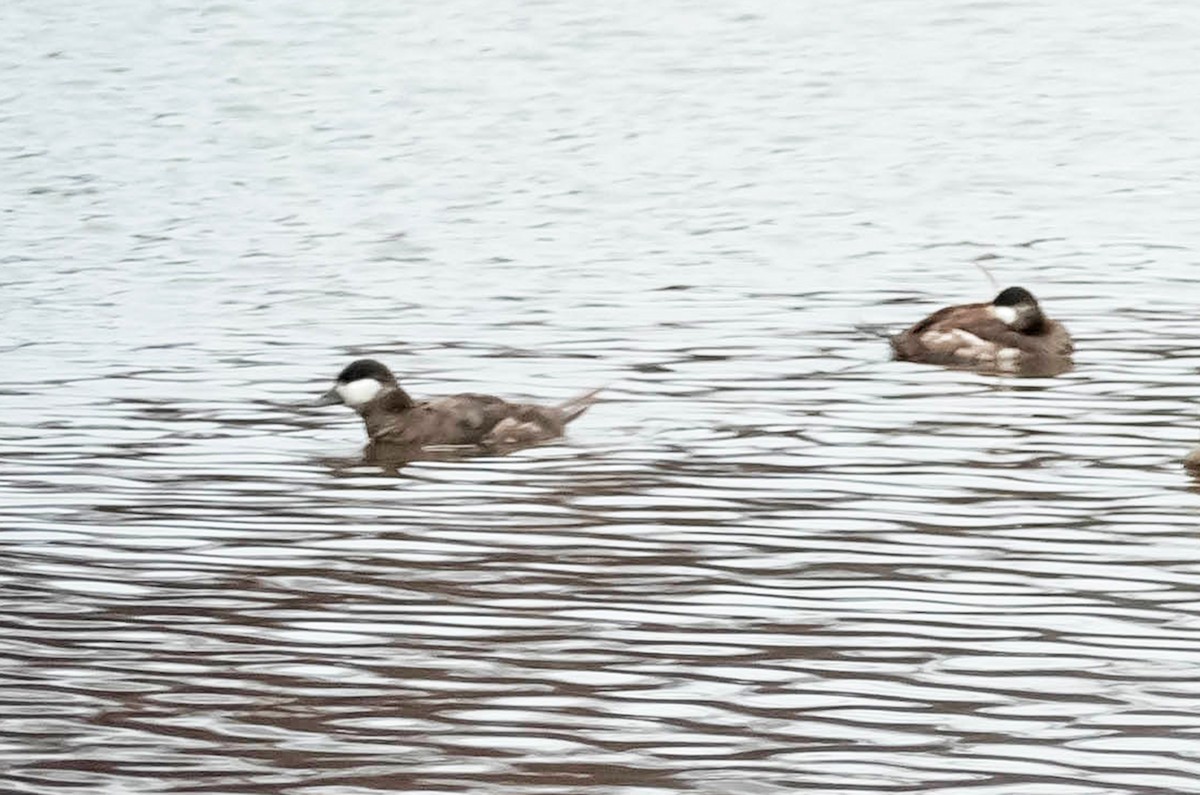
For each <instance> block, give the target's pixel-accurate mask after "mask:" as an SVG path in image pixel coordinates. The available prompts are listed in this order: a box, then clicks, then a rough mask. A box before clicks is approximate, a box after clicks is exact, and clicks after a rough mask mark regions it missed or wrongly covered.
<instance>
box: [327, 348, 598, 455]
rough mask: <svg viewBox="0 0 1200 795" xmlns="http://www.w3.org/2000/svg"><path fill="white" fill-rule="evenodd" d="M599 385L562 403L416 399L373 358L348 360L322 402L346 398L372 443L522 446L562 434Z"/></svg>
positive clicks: (456, 397) (486, 397)
mask: <svg viewBox="0 0 1200 795" xmlns="http://www.w3.org/2000/svg"><path fill="white" fill-rule="evenodd" d="M598 391H599V390H595V391H592V392H588V393H586V394H584V395H580V396H578V397H575V398H572V399H571V400H568V401H566V402H565V403H562V404H560V405H557V406H536V405H533V404H531V403H510V402H508V401H506V400H503V399H501V398H498V397H492V396H491V395H479V394H474V393H468V394H462V395H448V396H446V397H438V398H432V399H430V400H420V401H418V400H414V399H413V398H412V397H410V396H409V394H408V393H407V392H405V391H404V390H403V389H402V388H401V387H400V384H399V383H397V381H396V377H395V376H394V375H392V371H391V370H389V369H388V368H387V367H385V366H384V365H383V364H381V363H380V362H377V361H375V360H374V359H359V360H358V361H356V362H352V363H351V364H349V365H347V366H346V368H345V369H344V370H342V372H341V373H340V374H338V377H337V381H336V382H335V383H334V385H333V388H332V389H330V390H329V391H328V392H326V393H325V394H324V395H323V396H322V397H321V398H320V399H318V400H317V405H319V406H328V405H332V404H334V403H343V404H345V405H347V406H349V407H350V408H352V409H354V410H355V411H356V412H358V415H359V416H360V417H362V418H363V422H364V423H365V424H366V426H367V436H368V437H369V439H370V447H371V448H372V449H375V450H378V448H380V447H384V448H386V449H388V450H391V449H400V450H419V449H420V448H422V447H433V446H443V445H445V446H450V445H455V446H474V447H479V448H487V449H496V448H507V447H519V446H523V445H529V444H535V443H537V442H542V441H546V440H548V439H553V438H555V437H558V436H562V434H563V429H564V428H565V427H566V425H567V423H568V422H570V421H571V420H573V419H575V418H576V417H578V416H579V415H580V414H583V412H585V411H587V409H588V407H589V406H591V404H592V403H593V402H595V398H596V393H597V392H598Z"/></svg>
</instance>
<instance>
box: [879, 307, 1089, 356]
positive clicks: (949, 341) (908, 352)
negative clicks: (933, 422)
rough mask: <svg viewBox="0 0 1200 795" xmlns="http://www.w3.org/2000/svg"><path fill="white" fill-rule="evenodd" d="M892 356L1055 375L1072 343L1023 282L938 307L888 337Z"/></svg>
mask: <svg viewBox="0 0 1200 795" xmlns="http://www.w3.org/2000/svg"><path fill="white" fill-rule="evenodd" d="M891 343H892V350H893V351H895V354H896V358H897V359H905V360H908V361H912V362H927V363H929V364H945V365H954V366H959V367H971V368H975V369H981V370H988V371H993V372H1005V373H1018V374H1031V375H1033V374H1036V375H1054V374H1056V373H1062V372H1066V371H1067V370H1069V369H1071V353H1072V351H1073V350H1074V345H1073V343H1072V342H1071V335H1070V334H1068V333H1067V330H1066V329H1065V328H1064V327H1063V325H1062V324H1061V323H1058V322H1057V321H1054V320H1051V319H1050V318H1048V317H1046V316H1045V315H1044V314H1043V313H1042V309H1041V307H1040V306H1038V302H1037V299H1035V298H1034V297H1033V295H1032V294H1031V293H1030V292H1029V291H1028V290H1026V289H1025V288H1023V287H1009V288H1008V289H1006V290H1003V291H1001V292H1000V294H999V295H997V296H996V297H995V298H994V299H993V300H992V302H991V303H990V304H964V305H962V306H949V307H946V308H945V309H939V310H938V311H937V312H934V313H933V314H932V315H930V316H929V317H927V318H925V319H924V320H922V321H921V322H920V323H918V324H916V325H915V326H913V327H912V328H910V329H907V330H905V331H903V332H901V333H899V334H897V335H896V336H894V337H892V338H891Z"/></svg>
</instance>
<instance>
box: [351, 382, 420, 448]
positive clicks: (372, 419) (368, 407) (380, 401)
mask: <svg viewBox="0 0 1200 795" xmlns="http://www.w3.org/2000/svg"><path fill="white" fill-rule="evenodd" d="M416 405H417V403H416V401H415V400H413V399H412V397H411V396H410V395H409V394H408V393H407V392H405V391H404V390H403V389H401V388H400V387H398V386H392V387H388V388H386V389H384V390H382V391H381V392H380V393H379V394H378V395H376V396H375V397H374V398H372V399H371V400H369V401H367V402H366V403H364V404H363V405H361V406H359V407H358V409H357V411H358V415H359V416H360V417H362V418H363V422H364V423H366V426H367V435H368V436H374V435H375V434H376V433H378V432H379V431H380V430H382V429H383V428H385V427H387V426H388V425H391V424H392V423H393V422H394V421H395V419H396V415H397V414H403V413H404V412H406V411H408V410H409V409H411V408H413V407H414V406H416Z"/></svg>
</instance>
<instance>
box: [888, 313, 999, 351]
mask: <svg viewBox="0 0 1200 795" xmlns="http://www.w3.org/2000/svg"><path fill="white" fill-rule="evenodd" d="M990 315H991V313H990V312H988V311H987V304H963V305H961V306H948V307H945V308H944V309H939V310H938V311H936V312H934V313H933V314H932V315H930V316H929V317H927V318H925V319H924V320H922V321H921V322H919V323H917V324H915V325H913V326H912V327H910V328H907V329H905V330H904V331H902V332H900V333H899V334H897V335H896V336H894V337H892V338H891V343H892V349H893V350H894V351H895V352H896V356H898V357H899V358H901V359H913V360H917V361H933V362H938V361H946V362H953V361H955V360H956V359H957V358H958V357H959V356H961V355H965V353H966V351H968V350H969V349H971V348H975V347H978V346H981V345H988V344H989V342H990V340H991V338H993V337H995V336H996V335H997V334H1000V333H1002V332H1003V331H1009V332H1011V331H1012V330H1011V329H1009V328H1008V326H1005V325H1004V323H1002V322H1001V321H1000V320H998V319H996V318H995V317H990ZM988 320H991V321H992V323H988V322H987V321H988Z"/></svg>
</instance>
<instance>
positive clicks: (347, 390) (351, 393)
mask: <svg viewBox="0 0 1200 795" xmlns="http://www.w3.org/2000/svg"><path fill="white" fill-rule="evenodd" d="M334 388H335V389H336V390H337V393H338V394H339V395H341V396H342V401H343V402H344V403H345V404H346V405H347V406H350V407H352V408H357V407H358V406H361V405H363V404H364V403H369V402H371V399H372V398H374V397H375V396H376V395H378V394H379V390H381V389H383V384H381V383H379V382H378V381H376V380H375V379H374V378H360V379H358V380H357V381H351V382H350V383H348V384H338V385H337V386H336V387H334Z"/></svg>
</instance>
